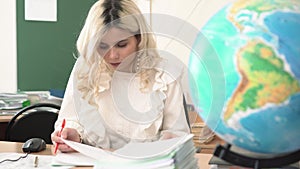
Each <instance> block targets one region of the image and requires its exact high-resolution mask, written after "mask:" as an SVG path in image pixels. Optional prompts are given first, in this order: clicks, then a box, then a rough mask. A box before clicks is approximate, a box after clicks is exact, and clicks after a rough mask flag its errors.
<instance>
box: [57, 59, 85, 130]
mask: <svg viewBox="0 0 300 169" xmlns="http://www.w3.org/2000/svg"><path fill="white" fill-rule="evenodd" d="M78 65H79V60H77V61H76V63H75V65H74V67H73V70H72V72H71V75H70V77H69V80H68V83H67V87H66V91H65V94H64V98H63V102H62V105H61V109H60V111H59V116H58V119H57V121H56V122H55V125H54V127H55V130H60V127H61V123H62V121H63V119H65V120H66V125H65V127H66V128H74V129H76V130H77V131H78V133H79V134H80V135H82V134H83V127H82V126H81V125H80V123H79V117H78V114H77V112H76V108H75V100H74V89H75V88H74V74H75V71H76V69H77V68H78Z"/></svg>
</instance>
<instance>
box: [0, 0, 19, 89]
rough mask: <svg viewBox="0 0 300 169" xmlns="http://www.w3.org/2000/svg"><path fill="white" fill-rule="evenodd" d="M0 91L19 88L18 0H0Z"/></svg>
mask: <svg viewBox="0 0 300 169" xmlns="http://www.w3.org/2000/svg"><path fill="white" fill-rule="evenodd" d="M0 21H1V27H0V52H1V53H0V92H15V91H16V90H17V65H16V63H17V60H16V56H17V54H16V53H17V52H16V49H17V48H16V0H1V1H0Z"/></svg>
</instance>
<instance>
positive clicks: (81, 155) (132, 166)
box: [53, 134, 198, 169]
mask: <svg viewBox="0 0 300 169" xmlns="http://www.w3.org/2000/svg"><path fill="white" fill-rule="evenodd" d="M64 141H65V143H66V144H68V145H69V146H70V147H72V148H74V149H75V150H77V151H78V153H71V154H70V153H65V154H64V153H59V154H57V155H56V157H55V161H53V165H74V166H76V165H77V166H78V165H80V166H84V165H89V166H94V168H95V169H141V168H143V169H175V168H178V169H182V168H184V169H196V168H198V167H197V159H196V158H195V157H194V156H195V147H194V143H193V135H192V134H191V135H186V136H182V137H177V138H173V139H168V140H160V141H155V142H146V143H129V144H127V145H126V146H124V147H123V148H121V149H118V150H116V151H114V152H109V151H104V150H102V149H99V148H95V147H91V146H88V145H84V144H79V143H75V142H71V141H67V140H64Z"/></svg>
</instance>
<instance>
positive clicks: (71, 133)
mask: <svg viewBox="0 0 300 169" xmlns="http://www.w3.org/2000/svg"><path fill="white" fill-rule="evenodd" d="M62 138H63V139H66V140H71V141H75V142H80V135H79V133H78V132H77V130H75V129H73V128H64V129H62V131H61V133H60V131H54V132H53V133H52V134H51V140H52V142H53V145H57V144H58V145H57V146H58V147H57V148H58V150H60V151H61V152H74V151H75V150H74V149H72V148H71V147H69V146H68V145H66V144H65V143H64V142H63V141H62V140H61V139H62Z"/></svg>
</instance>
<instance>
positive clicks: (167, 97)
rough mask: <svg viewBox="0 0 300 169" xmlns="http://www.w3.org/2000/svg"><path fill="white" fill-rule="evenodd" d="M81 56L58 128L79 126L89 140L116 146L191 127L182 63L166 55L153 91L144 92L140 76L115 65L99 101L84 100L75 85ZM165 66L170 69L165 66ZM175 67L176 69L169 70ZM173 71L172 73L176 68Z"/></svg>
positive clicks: (181, 131) (86, 139)
mask: <svg viewBox="0 0 300 169" xmlns="http://www.w3.org/2000/svg"><path fill="white" fill-rule="evenodd" d="M81 64H83V58H82V57H79V58H78V59H77V61H76V64H75V66H74V68H73V71H72V73H71V76H70V78H69V81H68V85H67V88H66V92H65V96H64V99H63V102H62V106H61V110H60V112H59V116H58V119H57V121H56V123H55V130H60V125H61V123H62V120H63V119H66V126H65V127H69V128H75V129H76V130H77V131H78V133H79V134H80V135H81V137H82V138H83V142H84V143H85V144H89V145H92V146H95V147H101V148H109V149H118V148H120V147H122V146H124V145H125V144H127V143H128V142H132V141H133V142H145V141H154V140H158V139H159V138H160V137H161V136H162V135H163V134H164V133H165V132H170V133H173V134H176V135H182V134H186V133H189V132H190V128H189V126H188V123H187V121H186V116H185V113H184V106H183V92H182V89H181V85H180V76H181V71H182V69H181V68H180V67H178V66H176V65H170V64H169V63H168V62H167V61H166V60H164V61H162V62H161V64H160V68H159V69H158V71H159V72H158V73H157V74H156V76H155V83H154V85H153V87H152V90H151V91H150V92H147V93H145V92H141V91H140V89H139V82H140V81H139V77H137V76H135V74H134V73H126V72H119V71H115V73H114V74H113V76H112V78H111V79H110V82H109V85H108V86H107V87H106V88H104V89H103V91H101V92H100V95H99V97H97V99H96V104H97V105H98V106H93V105H91V104H89V103H88V101H87V100H84V99H83V98H82V97H81V96H82V94H81V93H80V91H79V90H78V89H77V87H76V86H77V79H76V76H74V74H75V73H77V72H76V71H77V69H78V65H81ZM166 70H167V71H166ZM170 72H172V73H170ZM173 72H174V73H173Z"/></svg>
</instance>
